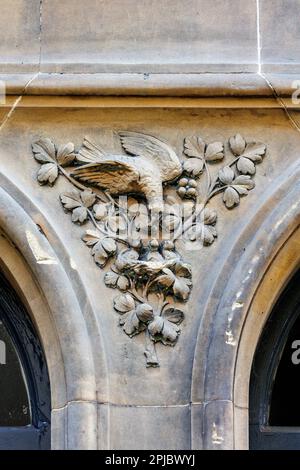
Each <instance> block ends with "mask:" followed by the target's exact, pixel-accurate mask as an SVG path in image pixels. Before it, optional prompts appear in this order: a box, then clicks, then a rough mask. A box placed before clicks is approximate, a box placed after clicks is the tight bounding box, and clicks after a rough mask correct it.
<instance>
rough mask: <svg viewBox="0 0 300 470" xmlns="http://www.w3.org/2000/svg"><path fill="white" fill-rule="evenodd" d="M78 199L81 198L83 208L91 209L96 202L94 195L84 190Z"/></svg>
mask: <svg viewBox="0 0 300 470" xmlns="http://www.w3.org/2000/svg"><path fill="white" fill-rule="evenodd" d="M80 197H81V201H82V204H83V205H84V207H88V208H89V207H91V206H92V205H93V204H94V202H95V201H96V196H95V194H94V193H93V192H92V191H90V190H88V189H86V190H85V191H83V192H82V193H81V194H80Z"/></svg>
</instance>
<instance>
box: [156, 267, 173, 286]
mask: <svg viewBox="0 0 300 470" xmlns="http://www.w3.org/2000/svg"><path fill="white" fill-rule="evenodd" d="M163 272H164V274H161V275H160V276H158V277H157V278H156V282H157V284H158V285H160V286H162V287H171V286H172V285H173V284H174V282H175V276H174V274H173V273H172V271H171V270H170V269H168V268H166V269H164V270H163Z"/></svg>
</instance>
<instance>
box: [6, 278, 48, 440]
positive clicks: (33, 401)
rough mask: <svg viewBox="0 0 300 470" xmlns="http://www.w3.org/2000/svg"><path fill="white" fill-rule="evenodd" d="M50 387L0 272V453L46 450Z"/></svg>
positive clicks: (33, 338)
mask: <svg viewBox="0 0 300 470" xmlns="http://www.w3.org/2000/svg"><path fill="white" fill-rule="evenodd" d="M50 413H51V401H50V384H49V377H48V371H47V364H46V361H45V357H44V353H43V349H42V346H41V343H40V340H39V338H38V336H37V334H36V331H35V328H34V325H33V323H32V322H31V320H30V318H29V316H28V314H27V312H26V309H25V307H24V305H23V304H22V301H21V300H20V298H19V297H18V295H17V294H16V292H15V290H14V289H13V288H12V286H11V285H10V284H9V283H8V281H7V280H6V278H5V277H4V275H3V274H2V273H1V272H0V449H49V448H50Z"/></svg>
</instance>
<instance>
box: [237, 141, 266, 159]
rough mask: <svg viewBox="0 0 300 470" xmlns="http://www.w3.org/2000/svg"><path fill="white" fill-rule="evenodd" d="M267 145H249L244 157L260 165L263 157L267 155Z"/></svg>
mask: <svg viewBox="0 0 300 470" xmlns="http://www.w3.org/2000/svg"><path fill="white" fill-rule="evenodd" d="M266 149H267V147H266V145H265V144H262V143H260V142H258V143H256V142H252V143H250V144H247V146H246V149H245V151H244V153H243V155H242V156H243V157H246V158H249V159H250V160H252V161H253V162H257V163H260V162H261V161H262V157H263V156H264V155H265V153H266Z"/></svg>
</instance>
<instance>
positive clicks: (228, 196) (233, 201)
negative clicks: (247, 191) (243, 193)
mask: <svg viewBox="0 0 300 470" xmlns="http://www.w3.org/2000/svg"><path fill="white" fill-rule="evenodd" d="M223 201H224V202H225V205H226V207H228V209H230V208H231V207H234V206H237V205H238V204H239V203H240V197H239V194H238V193H237V192H236V191H235V190H234V189H233V188H231V187H229V188H227V189H226V190H225V192H224V196H223Z"/></svg>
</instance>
